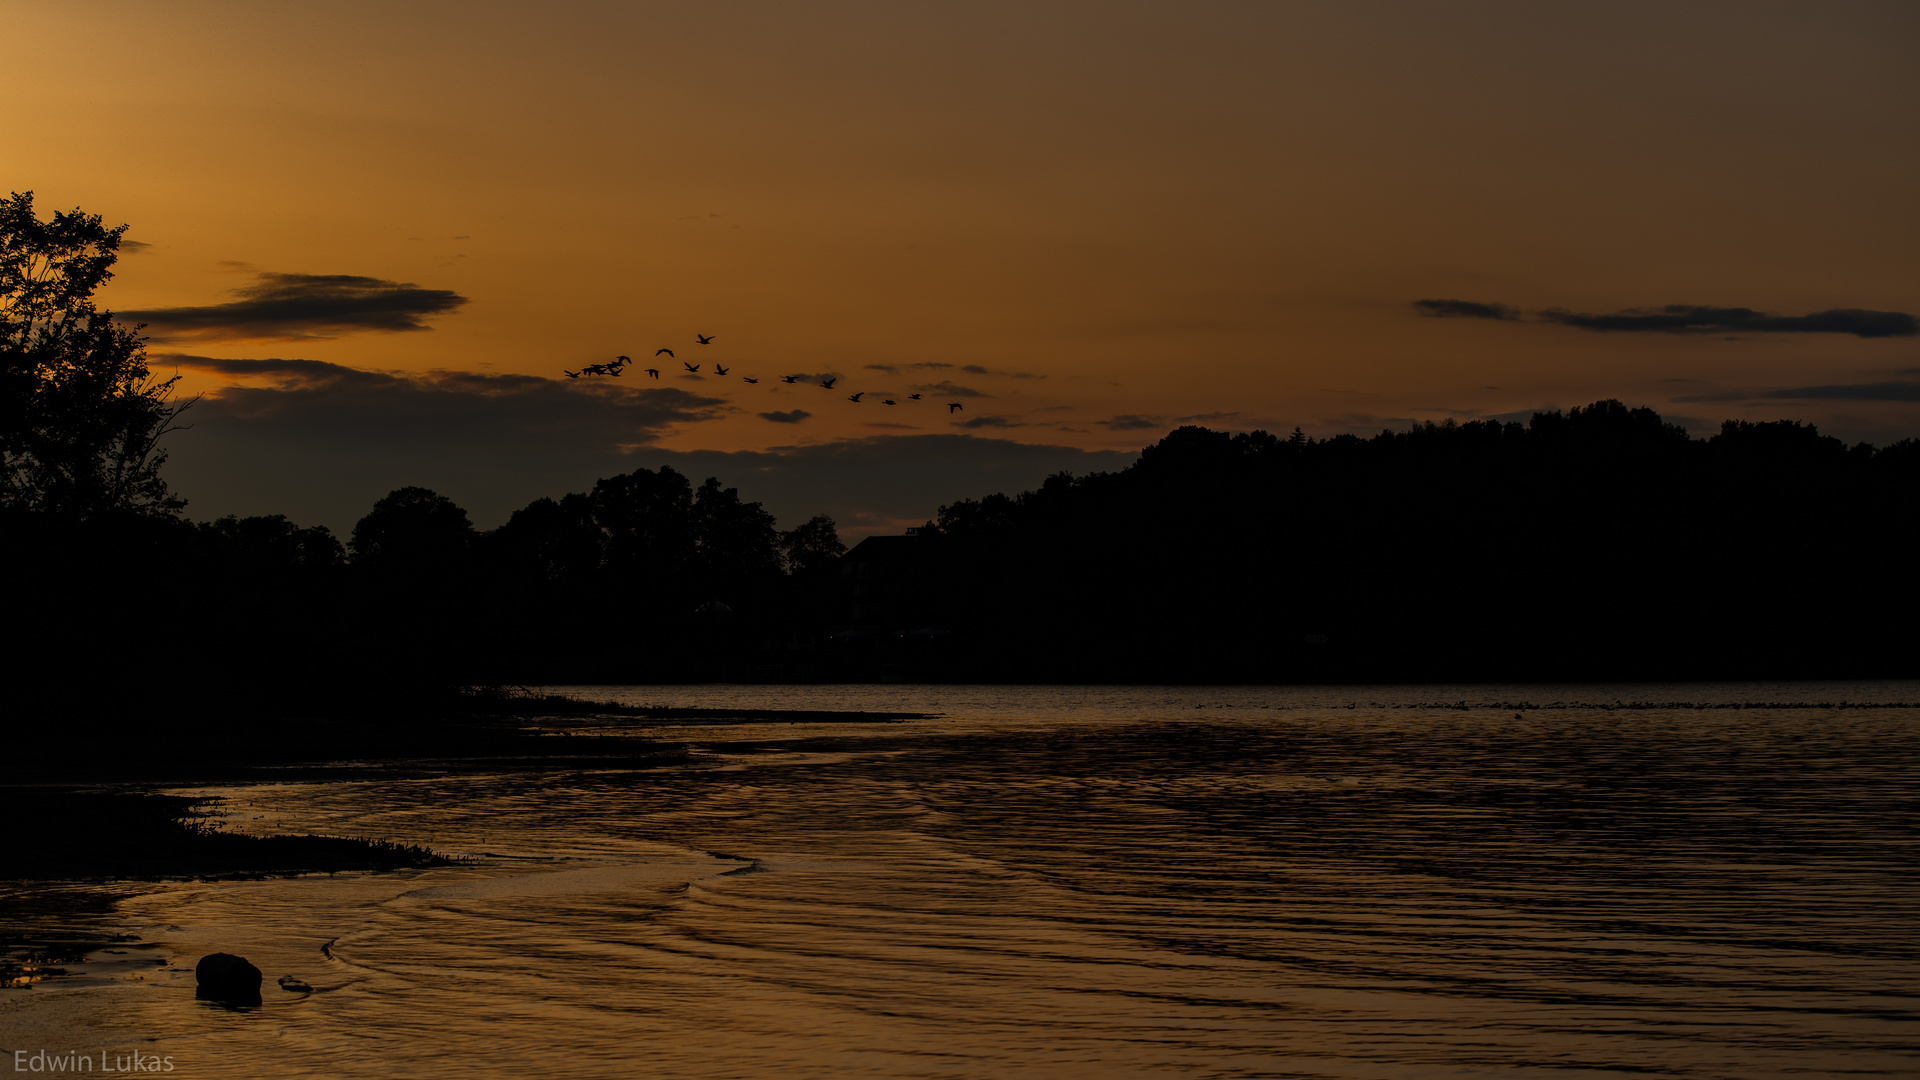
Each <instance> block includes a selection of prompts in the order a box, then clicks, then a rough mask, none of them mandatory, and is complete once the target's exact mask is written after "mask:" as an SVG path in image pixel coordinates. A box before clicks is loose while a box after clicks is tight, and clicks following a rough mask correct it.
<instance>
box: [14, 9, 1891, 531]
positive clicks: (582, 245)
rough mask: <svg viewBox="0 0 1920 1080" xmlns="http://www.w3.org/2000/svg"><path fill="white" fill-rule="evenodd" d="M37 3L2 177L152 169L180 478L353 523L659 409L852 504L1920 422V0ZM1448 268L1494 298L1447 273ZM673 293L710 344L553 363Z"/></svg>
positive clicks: (635, 339) (158, 352)
mask: <svg viewBox="0 0 1920 1080" xmlns="http://www.w3.org/2000/svg"><path fill="white" fill-rule="evenodd" d="M5 25H6V27H7V31H6V37H7V49H6V52H7V57H8V59H7V63H6V64H5V65H4V66H3V67H0V79H4V80H5V85H6V89H7V94H8V99H9V102H10V104H11V105H12V111H13V115H14V116H15V118H16V119H15V121H14V123H13V124H12V125H10V129H11V130H10V133H9V138H8V140H7V144H6V146H5V147H4V148H0V155H3V157H0V160H4V164H5V173H6V181H7V183H8V185H9V187H10V189H11V190H22V191H24V190H32V191H33V192H35V196H36V201H37V204H38V206H39V207H40V210H41V212H42V213H43V214H44V213H47V212H50V211H51V210H54V209H70V208H73V207H81V208H84V209H86V210H88V211H90V212H94V213H98V214H101V215H103V216H104V217H106V218H107V219H108V221H109V222H110V223H117V222H122V221H124V222H128V223H130V224H131V226H132V228H131V230H130V231H129V233H128V234H127V235H128V237H129V239H131V240H136V241H139V242H140V243H139V245H135V246H134V247H135V250H132V251H131V252H130V253H129V254H127V256H126V257H125V258H124V259H123V260H122V263H121V266H120V268H119V276H118V278H117V279H116V280H115V282H114V283H113V284H112V285H110V286H109V287H108V289H107V290H106V292H105V293H104V295H103V297H102V299H103V301H104V302H105V303H106V305H107V306H110V307H111V308H113V309H114V310H115V311H119V312H124V313H133V314H134V315H137V316H138V317H140V318H141V319H143V320H144V321H146V322H147V323H148V326H149V329H148V331H147V332H148V333H149V334H150V335H151V337H152V340H151V341H150V344H149V352H150V355H151V356H152V358H153V361H154V366H155V368H156V370H158V371H162V372H169V373H170V372H172V371H175V370H178V371H179V372H180V373H181V374H182V375H183V380H182V384H181V385H182V387H183V388H184V389H185V390H186V391H187V392H189V393H197V394H200V395H201V400H200V402H199V403H198V404H196V405H195V407H194V409H193V410H192V411H191V412H190V413H189V415H188V419H189V420H190V421H192V422H193V423H194V427H193V428H192V429H191V430H189V431H185V432H181V433H178V434H177V435H175V436H174V437H173V441H172V443H171V444H170V445H171V446H172V463H171V465H170V466H169V472H168V475H169V477H170V479H171V480H172V483H173V484H174V486H175V488H176V489H178V490H179V491H180V492H181V493H182V494H184V495H186V496H187V497H188V498H189V499H190V500H191V504H190V507H189V513H190V514H192V515H193V516H195V517H202V518H204V517H211V516H214V515H218V514H224V513H230V512H237V513H241V514H249V513H287V514H289V515H290V516H292V517H294V518H295V520H297V521H299V522H301V523H302V524H308V523H324V524H327V525H330V526H332V527H333V528H335V529H336V530H344V529H347V528H350V527H351V525H352V522H353V520H354V519H355V518H356V517H357V516H358V515H359V514H361V513H364V512H365V509H366V507H367V506H369V505H370V504H371V502H372V501H373V500H374V499H375V498H378V497H379V496H380V495H382V494H385V492H386V491H388V490H390V489H391V488H393V487H397V486H401V485H403V484H423V485H425V486H430V487H434V488H436V489H437V490H440V491H442V492H443V493H444V494H447V495H449V496H451V497H453V498H454V499H455V500H456V501H458V502H460V503H461V504H462V505H463V506H465V507H467V508H468V509H469V510H470V511H471V512H472V514H473V517H474V520H475V523H476V524H477V525H480V526H482V527H489V526H492V525H495V524H498V523H499V522H500V521H501V520H503V519H504V518H505V516H506V514H507V513H509V512H510V511H511V510H512V509H514V508H515V507H517V506H519V505H523V504H524V503H525V502H527V501H528V500H530V499H532V498H534V497H537V496H540V495H555V496H557V495H559V494H562V493H563V492H565V491H569V490H583V489H585V488H587V487H589V486H591V484H592V482H593V480H594V479H595V478H597V477H599V476H604V475H609V474H611V473H614V472H617V471H623V470H625V469H631V468H634V467H638V466H647V467H654V466H658V465H660V464H663V463H664V464H672V465H674V467H675V468H679V469H681V470H682V471H684V472H688V473H690V474H693V475H694V478H695V480H696V482H697V481H698V480H699V479H700V478H702V477H704V476H706V475H718V476H720V477H721V479H722V480H724V481H725V482H727V483H729V484H733V485H738V486H739V487H740V488H741V490H742V493H743V494H744V495H745V496H747V497H749V498H756V499H761V500H764V501H765V502H766V503H767V505H768V507H769V508H770V509H772V510H774V511H775V512H776V513H777V514H778V515H779V516H780V519H781V524H782V526H783V527H784V526H791V525H792V524H795V523H797V521H798V520H801V519H803V518H804V517H805V516H806V515H807V514H811V513H817V512H829V513H833V514H834V515H835V516H836V517H837V518H839V519H841V522H842V525H843V529H844V530H845V531H847V532H849V533H859V532H866V531H874V530H892V529H896V528H898V527H899V526H901V525H903V524H908V523H912V522H916V521H918V520H922V519H924V518H925V517H927V516H928V515H930V514H931V513H933V511H934V509H935V508H936V507H937V506H938V505H939V504H941V503H943V502H951V501H953V500H955V499H958V498H963V497H968V496H977V495H981V494H985V493H987V492H989V491H994V490H1010V489H1017V488H1020V487H1028V486H1032V485H1033V484H1035V483H1037V482H1038V481H1039V480H1040V479H1041V478H1042V477H1044V476H1045V475H1046V474H1047V473H1048V472H1051V471H1055V470H1057V469H1062V468H1065V469H1071V470H1074V471H1087V470H1089V469H1095V468H1104V469H1111V468H1118V467H1122V466H1124V465H1125V464H1126V462H1127V461H1129V460H1131V458H1132V455H1133V453H1134V452H1136V451H1137V450H1138V449H1139V448H1140V447H1141V446H1142V445H1144V444H1146V443H1149V442H1151V441H1153V440H1155V439H1157V438H1159V437H1160V436H1162V435H1164V434H1165V433H1166V431H1167V430H1169V429H1170V428H1172V427H1174V426H1176V425H1177V424H1180V423H1204V424H1206V425H1208V426H1211V427H1216V428H1223V429H1233V430H1245V429H1251V428H1262V427H1264V428H1268V429H1270V430H1278V431H1291V430H1292V429H1293V428H1294V427H1295V426H1298V427H1300V428H1303V429H1304V430H1305V431H1307V432H1308V433H1309V434H1313V435H1330V434H1335V433H1339V432H1349V431H1351V432H1359V433H1372V432H1376V431H1378V430H1380V429H1381V428H1383V427H1404V426H1406V425H1407V424H1408V423H1409V422H1412V421H1415V420H1428V419H1433V420H1439V419H1443V418H1446V417H1454V418H1458V419H1468V418H1478V417H1490V416H1493V417H1503V418H1517V419H1524V418H1525V417H1526V416H1527V415H1528V414H1530V413H1531V412H1532V411H1534V410H1537V409H1546V408H1567V407H1570V406H1573V405H1578V404H1584V403H1586V402H1589V401H1592V400H1595V399H1598V398H1606V397H1617V398H1620V399H1622V400H1624V401H1626V402H1628V403H1629V404H1632V405H1648V406H1651V407H1653V408H1655V409H1657V410H1659V411H1660V412H1661V413H1662V414H1663V415H1666V416H1667V417H1668V418H1669V419H1672V420H1674V421H1675V422H1678V423H1681V424H1683V425H1685V426H1687V427H1688V428H1689V429H1690V430H1692V431H1693V433H1694V434H1695V435H1696V436H1704V435H1707V434H1711V432H1712V431H1713V430H1714V429H1715V428H1717V426H1718V424H1719V422H1720V421H1721V420H1723V419H1727V418H1745V419H1778V418H1796V419H1805V420H1809V421H1812V422H1814V423H1817V424H1818V425H1819V426H1820V427H1821V429H1822V430H1823V431H1827V432H1829V433H1831V434H1835V435H1839V436H1841V437H1843V438H1846V439H1849V440H1855V439H1866V440H1869V441H1873V442H1876V443H1884V442H1888V441H1892V440H1895V439H1899V438H1904V437H1909V436H1915V435H1920V337H1916V336H1915V335H1914V334H1913V332H1912V322H1913V320H1912V313H1914V312H1920V198H1917V197H1916V192H1920V63H1916V60H1915V58H1916V57H1920V5H1915V4H1912V3H1907V2H1890V3H1822V4H1811V3H1798V4H1775V3H1760V2H1752V3H1692V4H1687V3H1682V4H1675V3H1666V2H1663V3H1622V2H1607V3H1564V4H1535V3H1473V2H1458V3H1224V2H1217V3H1179V4H1175V3H1125V2H1107V3H1099V4H1081V3H1037V4H1036V3H978V2H969V3H864V2H845V3H759V2H740V3H698V4H696V3H620V4H613V3H557V4H542V5H530V4H507V3H495V2H484V0H482V2H462V3H407V2H397V3H396V2H387V3H379V4H373V3H350V2H349V3H330V4H328V5H325V6H321V5H290V4H273V5H266V4H252V3H246V4H243V3H159V4H156V3H130V2H127V3H122V2H84V0H82V2H75V0H61V2H58V3H49V2H40V0H14V2H9V3H7V4H6V5H5ZM336 276H337V277H336ZM1441 299H1445V300H1465V301H1471V302H1473V303H1474V304H1482V305H1488V307H1487V308H1485V309H1473V310H1474V311H1478V312H1480V313H1481V314H1486V313H1493V314H1499V315H1504V316H1505V317H1433V315H1434V314H1435V313H1442V314H1457V313H1458V312H1460V311H1463V310H1465V309H1458V308H1448V309H1439V308H1434V307H1429V308H1427V309H1424V313H1423V309H1420V308H1416V306H1415V303H1416V302H1417V301H1420V300H1441ZM1495 305H1498V306H1497V307H1496V306H1495ZM1669 306H1675V308H1676V310H1682V311H1683V312H1691V313H1692V314H1684V315H1683V317H1682V319H1681V324H1679V325H1672V324H1660V323H1658V322H1657V320H1649V319H1648V318H1646V316H1648V315H1649V314H1650V313H1651V314H1656V315H1657V314H1659V313H1660V312H1662V311H1664V310H1665V309H1667V308H1668V307H1669ZM1726 309H1748V310H1747V313H1746V314H1745V315H1740V314H1738V313H1735V314H1731V315H1730V314H1727V313H1726ZM1622 312H1627V313H1629V315H1630V316H1631V317H1629V318H1627V319H1625V320H1624V321H1616V322H1614V323H1600V322H1597V321H1596V320H1595V319H1594V318H1586V317H1588V316H1593V317H1598V316H1605V315H1611V314H1615V313H1622ZM1835 312H1837V313H1841V315H1840V316H1839V317H1836V318H1830V319H1826V320H1824V321H1821V320H1817V319H1816V320H1808V319H1806V318H1805V317H1806V316H1810V315H1817V314H1819V313H1835ZM1849 312H1851V313H1853V315H1852V316H1848V315H1846V314H1845V313H1849ZM1556 313H1557V314H1556ZM1635 313H1637V314H1635ZM1855 316H1858V317H1855ZM1867 316H1872V318H1867ZM1902 317H1904V318H1905V319H1906V321H1905V323H1902V322H1901V321H1900V319H1901V318H1902ZM1635 318H1638V319H1640V321H1638V322H1635V321H1634V319H1635ZM1583 319H1584V321H1583ZM1863 319H1864V321H1862V320H1863ZM1876 320H1877V321H1876ZM1596 326H1604V327H1608V328H1602V329H1596V328H1594V327H1596ZM696 333H705V334H711V335H714V342H713V344H712V345H711V346H705V347H702V346H698V345H696V344H695V343H694V335H695V334H696ZM660 347H670V348H672V349H673V350H674V351H675V353H676V354H677V358H678V359H680V360H689V361H696V362H700V363H701V364H702V372H701V374H700V375H698V376H690V377H680V376H685V375H686V373H685V372H684V371H682V370H680V369H679V366H678V365H677V364H663V365H661V366H662V368H663V370H662V376H663V377H662V378H661V379H660V380H659V381H657V382H656V381H653V380H650V379H648V378H647V377H646V376H645V375H644V373H642V372H639V371H635V370H631V369H630V370H628V372H627V373H626V374H625V375H624V376H623V377H622V378H621V379H619V380H612V379H601V380H597V381H596V380H593V379H590V378H583V379H579V380H566V379H563V378H562V376H561V372H562V371H563V370H567V369H576V370H577V369H578V368H580V367H581V366H582V365H583V364H589V363H594V362H596V361H604V360H610V359H611V358H612V357H614V356H615V355H616V354H623V353H624V354H629V355H632V356H634V357H635V358H636V359H637V360H648V359H650V358H651V357H652V354H653V353H654V350H655V349H657V348H660ZM660 359H661V360H662V361H664V360H666V358H665V357H661V358H660ZM266 361H279V362H278V363H267V362H266ZM287 361H305V362H306V363H287ZM716 362H717V363H719V364H722V365H725V366H727V367H728V368H729V374H728V375H727V376H726V377H725V378H717V377H712V374H713V373H712V365H713V364H714V363H716ZM641 366H648V365H641ZM789 374H805V375H808V376H809V377H810V378H813V379H817V378H818V377H822V376H829V375H837V376H838V377H839V381H838V382H837V383H836V389H835V390H833V391H828V390H825V389H823V388H822V387H820V386H819V385H817V384H816V383H815V382H811V381H808V382H800V383H796V384H792V385H786V384H782V383H780V382H779V380H778V377H779V376H782V375H789ZM742 375H748V376H753V377H757V378H759V379H761V381H760V382H759V383H758V384H748V383H746V382H744V381H743V380H742V379H741V378H740V376H742ZM916 388H917V389H916ZM862 391H863V392H865V394H866V396H865V397H864V398H863V400H862V401H861V402H860V403H857V404H856V403H853V402H850V401H847V400H846V397H847V395H848V393H851V392H862ZM914 392H919V393H922V394H923V395H924V398H923V400H921V401H908V400H906V399H905V395H906V394H908V393H914ZM887 397H892V398H894V399H895V400H897V401H899V402H900V404H898V405H895V406H886V405H883V404H880V403H879V399H882V398H887ZM952 402H958V403H961V404H963V405H964V409H963V410H961V411H958V412H950V411H949V409H948V407H947V405H948V403H952Z"/></svg>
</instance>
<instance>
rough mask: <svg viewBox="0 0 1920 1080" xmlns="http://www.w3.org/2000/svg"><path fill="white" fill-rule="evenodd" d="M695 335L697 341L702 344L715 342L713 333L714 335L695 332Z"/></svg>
mask: <svg viewBox="0 0 1920 1080" xmlns="http://www.w3.org/2000/svg"><path fill="white" fill-rule="evenodd" d="M693 336H694V339H695V340H697V341H699V342H700V344H702V345H711V344H713V335H712V334H695V335H693Z"/></svg>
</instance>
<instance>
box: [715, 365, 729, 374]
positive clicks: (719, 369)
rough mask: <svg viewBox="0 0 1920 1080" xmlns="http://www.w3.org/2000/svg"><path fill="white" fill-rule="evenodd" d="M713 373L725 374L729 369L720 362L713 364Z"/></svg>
mask: <svg viewBox="0 0 1920 1080" xmlns="http://www.w3.org/2000/svg"><path fill="white" fill-rule="evenodd" d="M713 373H714V374H715V375H725V374H726V373H727V369H726V368H723V367H721V366H720V365H719V364H715V365H713Z"/></svg>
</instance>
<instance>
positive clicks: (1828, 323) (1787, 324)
mask: <svg viewBox="0 0 1920 1080" xmlns="http://www.w3.org/2000/svg"><path fill="white" fill-rule="evenodd" d="M1413 307H1414V310H1415V311H1417V312H1418V313H1419V314H1421V315H1424V316H1426V317H1428V318H1435V319H1491V320H1496V321H1500V322H1538V323H1552V324H1557V325H1560V326H1571V327H1574V328H1575V329H1579V330H1591V331H1595V332H1598V333H1656V334H1708V333H1711V334H1852V335H1853V336H1855V337H1862V338H1884V337H1912V336H1914V335H1915V334H1920V321H1917V320H1915V318H1914V317H1913V316H1912V315H1910V314H1908V313H1906V312H1904V311H1870V310H1868V309H1866V308H1833V309H1830V310H1827V311H1816V312H1813V313H1811V314H1807V315H1777V314H1773V313H1770V312H1765V311H1756V310H1755V309H1753V308H1744V307H1711V306H1707V305H1703V304H1668V305H1666V306H1664V307H1658V308H1627V309H1625V310H1622V311H1614V312H1608V313H1604V314H1594V313H1587V312H1578V311H1568V310H1566V309H1565V308H1547V309H1545V310H1543V311H1535V312H1531V313H1528V312H1523V311H1520V310H1519V309H1517V308H1513V307H1509V306H1507V305H1506V304H1490V303H1480V302H1477V301H1472V300H1416V301H1414V302H1413Z"/></svg>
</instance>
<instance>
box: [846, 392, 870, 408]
mask: <svg viewBox="0 0 1920 1080" xmlns="http://www.w3.org/2000/svg"><path fill="white" fill-rule="evenodd" d="M865 395H866V391H865V390H862V391H860V393H858V394H854V395H853V396H852V397H849V398H847V400H848V401H851V402H853V403H854V404H855V405H858V404H860V399H861V398H862V397H863V396H865Z"/></svg>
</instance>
